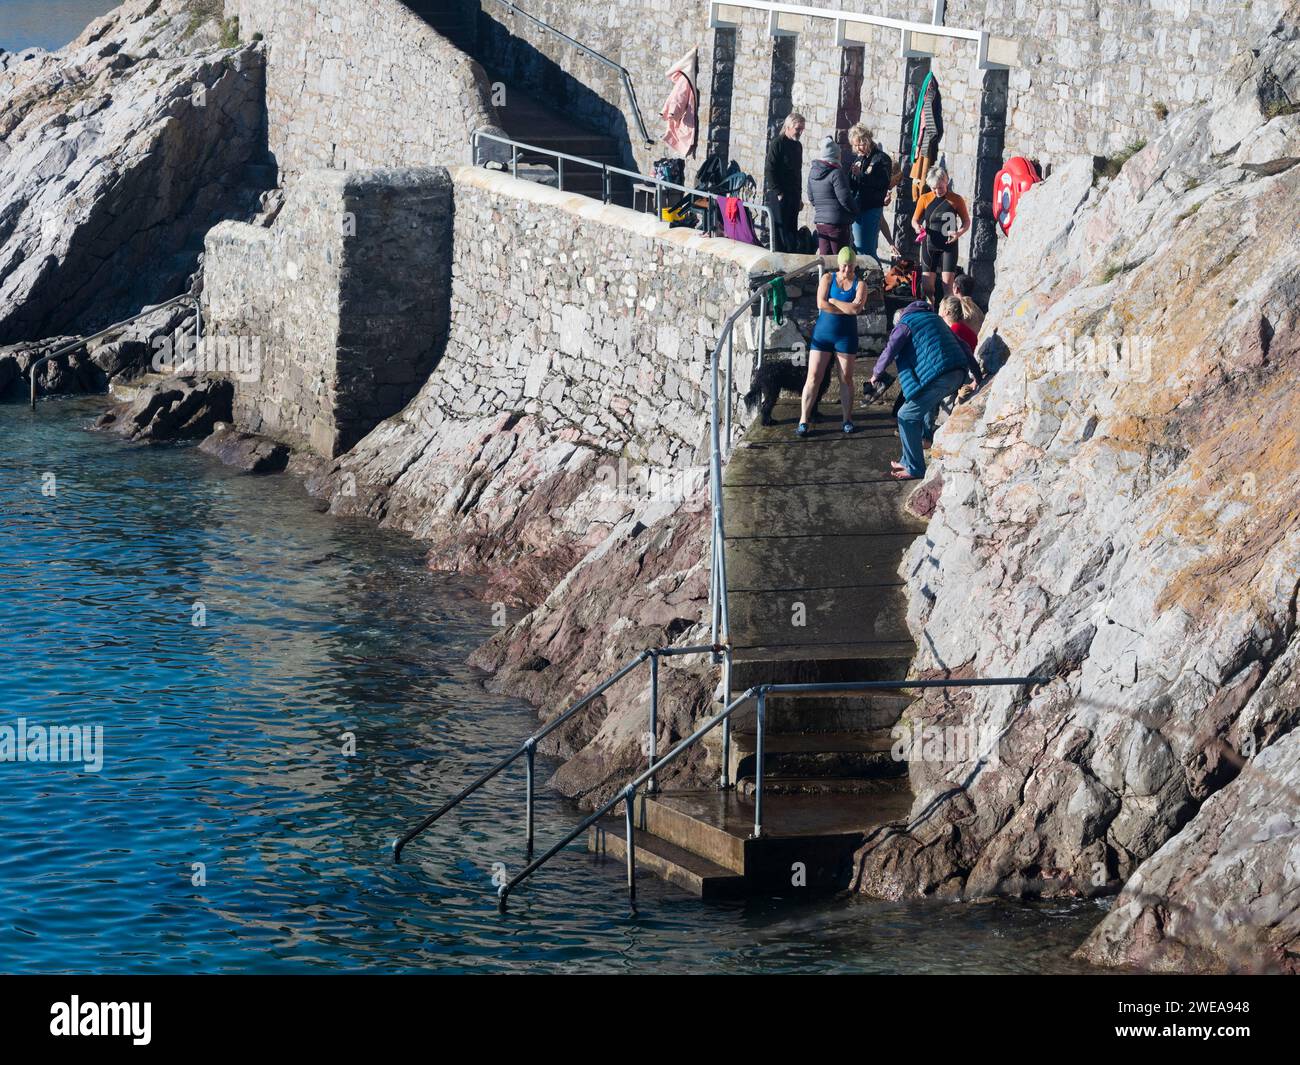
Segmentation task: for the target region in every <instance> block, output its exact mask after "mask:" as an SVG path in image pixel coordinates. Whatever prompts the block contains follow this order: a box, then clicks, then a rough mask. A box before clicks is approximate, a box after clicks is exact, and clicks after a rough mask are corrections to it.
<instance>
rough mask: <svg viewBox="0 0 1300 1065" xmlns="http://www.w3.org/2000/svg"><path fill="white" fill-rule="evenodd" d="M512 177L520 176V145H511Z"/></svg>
mask: <svg viewBox="0 0 1300 1065" xmlns="http://www.w3.org/2000/svg"><path fill="white" fill-rule="evenodd" d="M510 176H511V177H515V178H517V177H518V176H519V145H517V144H512V145H510Z"/></svg>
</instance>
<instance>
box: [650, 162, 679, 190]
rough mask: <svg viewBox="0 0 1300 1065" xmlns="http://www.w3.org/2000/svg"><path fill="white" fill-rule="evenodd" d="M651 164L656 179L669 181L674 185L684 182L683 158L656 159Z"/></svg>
mask: <svg viewBox="0 0 1300 1065" xmlns="http://www.w3.org/2000/svg"><path fill="white" fill-rule="evenodd" d="M653 165H654V173H655V177H656V178H657V179H658V180H660V181H670V182H672V183H673V184H674V185H685V184H686V160H685V159H656V160H655V161H654V164H653Z"/></svg>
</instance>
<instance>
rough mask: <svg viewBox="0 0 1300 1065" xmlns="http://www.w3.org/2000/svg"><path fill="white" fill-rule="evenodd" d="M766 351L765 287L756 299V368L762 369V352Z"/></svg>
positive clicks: (765, 286)
mask: <svg viewBox="0 0 1300 1065" xmlns="http://www.w3.org/2000/svg"><path fill="white" fill-rule="evenodd" d="M766 350H767V285H764V286H763V292H762V294H761V295H760V296H759V297H758V360H757V362H758V368H759V369H760V370H761V369H762V368H763V352H765V351H766Z"/></svg>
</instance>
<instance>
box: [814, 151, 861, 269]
mask: <svg viewBox="0 0 1300 1065" xmlns="http://www.w3.org/2000/svg"><path fill="white" fill-rule="evenodd" d="M808 202H809V203H811V204H812V206H813V212H814V213H813V223H814V224H815V225H816V226H817V254H818V255H838V254H839V253H840V249H841V248H847V247H852V246H853V220H854V219H855V218H856V217H857V214H858V204H857V201H856V200H855V199H854V197H853V192H852V190H851V189H850V188H849V178H848V175H847V174H846V173H845V172H844V167H842V166H841V165H840V146H839V145H838V144H836V143H835V140H834V138H832V137H827V138H826V140H825V141H824V142H823V143H822V153H821V156H820V157H819V158H817V159H814V160H813V165H812V168H811V169H810V170H809V171H808Z"/></svg>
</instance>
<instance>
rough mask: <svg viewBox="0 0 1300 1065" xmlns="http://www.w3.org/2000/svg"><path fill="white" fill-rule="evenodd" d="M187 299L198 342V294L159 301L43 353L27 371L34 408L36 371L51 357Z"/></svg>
mask: <svg viewBox="0 0 1300 1065" xmlns="http://www.w3.org/2000/svg"><path fill="white" fill-rule="evenodd" d="M185 301H190V302H192V303H193V304H194V341H195V343H196V344H197V343H198V341H199V340H200V339H201V338H202V336H203V307H202V305H201V303H200V302H199V298H198V296H195V295H194V294H193V293H190V292H186V293H184V294H183V295H180V296H174V297H173V298H172V299H169V300H167V301H166V302H165V303H159V304H157V305H155V306H153V307H150V308H148V309H147V310H143V311H141V312H140V313H139V314H136V315H132V316H131V317H130V318H127V319H125V320H124V321H121V322H117V323H115V324H114V325H110V326H109V327H108V328H106V329H101V330H100V331H99V332H98V333H94V334H92V335H91V336H88V337H82V338H81V339H80V340H74V341H73V342H72V343H70V344H64V345H63V347H61V348H58V349H57V350H55V351H52V352H50V353H49V354H48V355H42V356H41V357H40V358H39V359H37V360H36V361H35V362H33V363H32V364H31V366H29V367H27V372H28V374H29V376H30V378H31V405H32V410H35V409H36V371H37V369H38V368H39V367H41V366H44V365H45V364H46V363H47V362H49V361H50V360H51V359H57V358H58V357H59V356H61V355H69V354H71V353H72V352H74V351H76V350H77V349H78V348H81V347H85V346H86V345H87V344H93V343H94V342H95V341H96V340H99V339H100V338H102V337H106V336H108V335H109V334H110V333H116V332H117V331H118V330H119V329H125V328H126V327H127V326H128V325H131V324H132V323H133V322H138V321H139V320H140V319H141V318H148V317H149V316H150V315H153V314H157V313H158V312H159V311H161V310H162V309H163V308H165V307H171V306H173V305H174V304H177V303H183V302H185Z"/></svg>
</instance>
